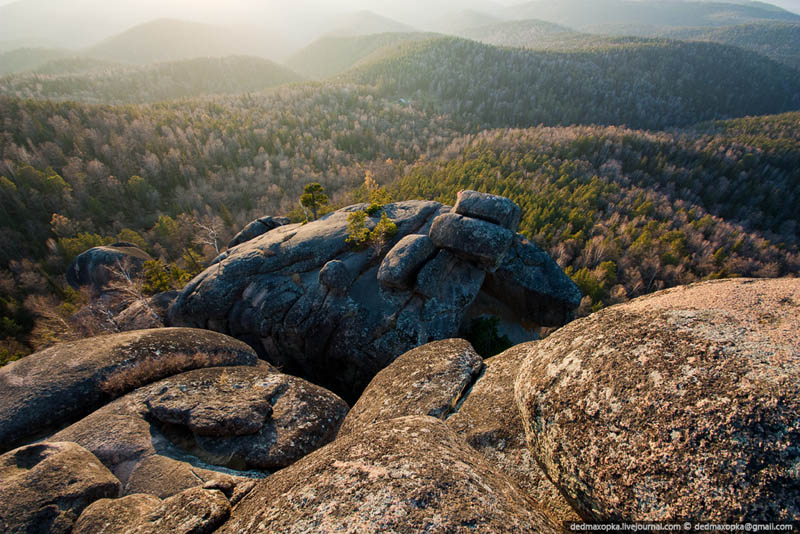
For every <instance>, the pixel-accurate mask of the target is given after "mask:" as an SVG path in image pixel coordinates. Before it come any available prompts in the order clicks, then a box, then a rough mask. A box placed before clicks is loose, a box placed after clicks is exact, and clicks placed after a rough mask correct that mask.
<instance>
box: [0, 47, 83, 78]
mask: <svg viewBox="0 0 800 534" xmlns="http://www.w3.org/2000/svg"><path fill="white" fill-rule="evenodd" d="M69 55H70V53H69V52H68V51H66V50H61V49H54V48H18V49H16V50H10V51H8V52H3V53H0V76H5V75H7V74H14V73H17V72H25V71H28V70H33V69H36V68H37V67H41V66H42V65H44V64H45V63H48V62H50V61H53V60H56V59H62V58H65V57H67V56H69Z"/></svg>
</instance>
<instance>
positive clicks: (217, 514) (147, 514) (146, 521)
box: [72, 488, 231, 534]
mask: <svg viewBox="0 0 800 534" xmlns="http://www.w3.org/2000/svg"><path fill="white" fill-rule="evenodd" d="M230 513H231V505H230V503H229V502H228V499H227V498H226V497H225V495H224V494H223V493H222V492H221V491H219V490H209V489H203V488H190V489H188V490H185V491H182V492H181V493H179V494H177V495H174V496H172V497H169V498H167V499H165V500H163V501H162V500H161V499H159V498H157V497H153V496H152V495H145V494H136V495H128V496H126V497H123V498H121V499H101V500H99V501H95V502H94V503H92V505H91V506H89V507H88V508H87V509H86V510H84V511H83V513H82V514H81V516H80V518H79V519H78V521H77V522H76V523H75V527H74V528H73V529H72V534H120V533H125V534H211V533H212V532H214V531H215V530H216V529H217V528H218V527H219V526H221V525H222V524H223V523H224V522H225V520H227V519H228V517H229V516H230Z"/></svg>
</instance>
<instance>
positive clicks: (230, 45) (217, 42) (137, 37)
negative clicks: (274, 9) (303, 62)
mask: <svg viewBox="0 0 800 534" xmlns="http://www.w3.org/2000/svg"><path fill="white" fill-rule="evenodd" d="M289 50H290V45H288V44H287V43H285V42H282V41H281V40H280V39H278V38H275V37H273V36H272V35H271V34H269V33H268V32H263V31H260V30H256V29H255V28H252V27H224V26H212V25H209V24H200V23H196V22H187V21H183V20H174V19H159V20H154V21H151V22H147V23H145V24H141V25H139V26H135V27H134V28H131V29H129V30H127V31H125V32H123V33H121V34H119V35H115V36H114V37H110V38H108V39H106V40H104V41H102V42H100V43H98V44H96V45H94V46H92V47H90V48H88V49H87V50H85V54H86V55H88V56H90V57H93V58H97V59H104V60H109V61H119V62H125V63H138V64H147V63H154V62H158V61H177V60H181V59H191V58H196V57H224V56H230V55H248V56H255V57H264V58H268V59H276V58H283V57H284V56H285V55H286V54H287V53H288V51H289Z"/></svg>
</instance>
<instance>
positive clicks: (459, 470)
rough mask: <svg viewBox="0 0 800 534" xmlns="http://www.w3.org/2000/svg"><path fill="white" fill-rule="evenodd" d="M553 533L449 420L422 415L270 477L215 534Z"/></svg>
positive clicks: (346, 441)
mask: <svg viewBox="0 0 800 534" xmlns="http://www.w3.org/2000/svg"><path fill="white" fill-rule="evenodd" d="M555 531H556V530H555V528H553V526H552V525H551V524H550V523H549V521H548V520H547V518H546V517H545V516H544V515H543V514H542V513H540V512H538V511H537V510H536V505H535V503H533V502H531V501H529V500H528V499H527V498H525V497H523V496H522V494H521V492H520V490H519V488H518V487H517V486H516V485H515V484H514V483H513V482H511V481H510V480H509V479H508V478H506V476H505V475H503V474H502V473H498V472H495V471H494V470H493V469H492V468H491V467H490V466H489V465H488V464H487V463H486V461H485V460H484V458H483V457H482V456H481V455H480V454H479V453H477V452H476V451H474V450H473V449H471V448H470V447H469V446H468V445H466V444H465V443H464V442H463V440H462V439H461V438H459V437H458V436H457V435H456V434H454V433H453V432H452V431H450V430H449V429H448V428H447V426H446V425H445V424H444V423H442V422H441V421H439V420H437V419H434V418H431V417H419V416H417V417H404V418H400V419H393V420H391V421H386V422H383V423H377V424H375V425H372V426H369V427H367V428H365V429H364V430H363V431H361V432H357V433H354V434H350V435H348V436H345V437H343V438H341V439H337V440H336V441H334V442H333V443H332V444H330V445H328V446H327V447H324V448H323V449H320V450H318V451H316V452H314V453H312V454H310V455H309V456H307V457H305V458H303V459H302V460H300V461H299V462H297V463H296V464H294V465H292V466H291V467H289V468H287V469H284V470H282V471H279V472H278V473H276V474H274V475H272V476H271V477H269V478H268V479H266V480H264V481H262V482H260V483H259V484H258V486H257V487H256V488H255V489H254V490H253V491H251V492H250V493H249V494H248V495H247V496H246V497H245V498H244V499H243V500H242V501H241V502H240V503H239V505H238V506H237V507H236V508H235V509H234V510H233V512H232V514H231V519H230V520H229V521H228V522H227V523H226V524H225V525H224V526H223V527H222V528H221V529H220V530H219V531H218V532H220V533H221V534H255V533H268V532H269V533H272V532H281V533H311V532H314V533H320V534H324V533H328V532H342V533H361V532H409V533H410V532H429V533H445V532H448V533H449V532H492V533H495V534H502V533H506V532H508V533H511V532H513V533H520V532H555Z"/></svg>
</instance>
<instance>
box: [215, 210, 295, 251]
mask: <svg viewBox="0 0 800 534" xmlns="http://www.w3.org/2000/svg"><path fill="white" fill-rule="evenodd" d="M290 222H291V221H290V220H289V219H288V218H287V217H261V218H259V219H256V220H254V221H252V222H251V223H250V224H248V225H247V226H245V227H244V228H243V229H242V231H241V232H239V233H238V234H236V235H235V236H233V239H231V242H230V243H228V248H233V247H235V246H236V245H241V244H242V243H245V242H247V241H250V240H251V239H255V238H256V237H258V236H260V235H264V234H266V233H267V232H269V231H271V230H274V229H275V228H277V227H279V226H284V225H287V224H289V223H290Z"/></svg>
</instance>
